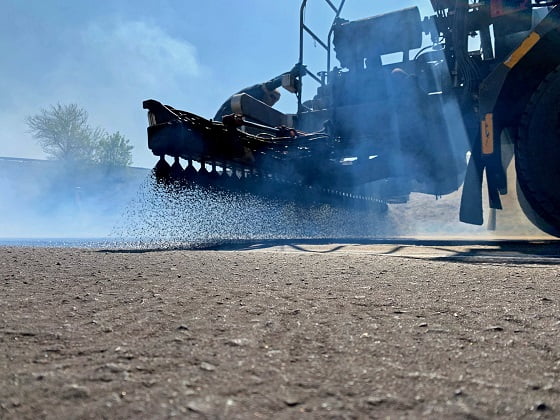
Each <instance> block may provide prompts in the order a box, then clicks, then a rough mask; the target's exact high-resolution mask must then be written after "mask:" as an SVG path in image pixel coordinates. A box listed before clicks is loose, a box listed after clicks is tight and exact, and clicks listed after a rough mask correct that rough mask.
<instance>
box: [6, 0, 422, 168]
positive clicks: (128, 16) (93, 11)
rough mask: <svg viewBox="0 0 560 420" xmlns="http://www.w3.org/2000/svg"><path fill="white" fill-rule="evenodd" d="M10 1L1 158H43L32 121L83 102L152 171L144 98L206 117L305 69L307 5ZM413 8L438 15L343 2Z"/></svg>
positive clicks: (313, 4) (311, 11)
mask: <svg viewBox="0 0 560 420" xmlns="http://www.w3.org/2000/svg"><path fill="white" fill-rule="evenodd" d="M2 3H3V4H2V16H1V17H0V51H2V56H3V58H2V66H1V67H0V68H1V74H0V91H1V92H2V95H0V124H1V126H2V130H1V131H0V156H17V157H29V158H44V157H45V156H44V154H43V152H42V151H41V149H40V147H39V146H38V145H37V142H36V140H35V139H33V138H32V137H31V135H30V134H29V133H28V131H27V127H26V125H25V117H26V116H28V115H32V114H35V113H37V112H39V111H40V109H41V108H47V107H49V106H50V105H51V104H56V103H61V104H68V103H77V104H78V105H80V106H82V107H83V108H85V109H86V110H87V111H88V112H89V117H90V118H89V119H90V124H91V125H92V126H100V127H102V128H104V129H106V130H107V131H109V132H114V131H117V130H118V131H120V132H121V133H122V134H123V135H124V136H125V137H127V138H128V139H129V140H130V141H131V143H132V144H133V145H134V151H133V160H134V165H136V166H145V167H151V166H153V164H154V163H155V161H156V158H155V157H154V156H152V155H151V153H150V151H149V150H148V149H147V140H146V114H145V111H144V110H143V109H142V101H143V100H144V99H149V98H153V99H157V100H160V101H161V102H164V103H167V104H170V105H172V106H174V107H176V108H180V109H185V110H189V111H192V112H195V113H197V114H200V115H202V116H205V117H208V118H210V117H212V116H213V115H214V113H215V111H216V110H217V109H218V108H219V106H220V105H221V103H222V102H223V101H224V100H225V99H226V98H227V97H228V96H229V95H231V94H232V93H234V92H236V91H237V90H239V89H241V88H243V87H245V86H248V85H251V84H254V83H257V82H261V81H265V80H268V79H269V78H271V77H273V76H276V75H278V74H280V73H282V72H284V71H287V70H289V69H290V68H291V67H292V66H293V64H295V63H296V61H297V59H298V53H299V52H298V43H299V32H298V31H299V6H300V1H299V0H237V1H235V2H230V1H223V0H222V1H217V0H207V1H185V0H160V1H153V0H152V1H146V0H111V1H109V0H106V1H85V0H25V1H23V0H4V1H3V2H2ZM319 5H320V6H319ZM411 5H418V6H419V7H420V8H421V12H422V14H429V13H431V9H430V8H429V1H428V0H422V1H418V2H413V1H408V0H393V1H391V2H381V1H378V0H377V1H376V0H369V1H366V0H347V6H346V13H343V16H344V17H347V18H350V19H355V18H359V17H365V16H371V15H375V14H378V13H383V12H387V11H390V10H396V9H400V8H403V7H407V6H411ZM330 19H332V18H331V16H330V14H329V13H328V10H327V9H325V7H323V2H322V1H321V0H309V7H308V20H309V22H310V25H313V24H315V26H314V27H316V28H318V30H319V29H321V28H322V26H325V22H329V23H330ZM311 52H313V51H311ZM317 70H319V68H317ZM279 106H280V107H281V109H282V110H284V111H293V109H294V107H295V98H294V97H293V96H291V95H290V94H289V93H288V92H283V98H282V101H281V103H280V104H279Z"/></svg>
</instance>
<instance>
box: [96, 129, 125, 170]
mask: <svg viewBox="0 0 560 420" xmlns="http://www.w3.org/2000/svg"><path fill="white" fill-rule="evenodd" d="M132 149H133V146H131V145H130V142H129V141H128V139H126V138H125V137H124V136H123V135H121V133H119V132H118V131H117V132H116V133H113V134H111V135H105V136H104V137H103V138H102V139H100V140H99V142H98V143H97V147H96V150H95V161H96V162H97V163H99V164H101V165H105V166H129V165H130V164H131V163H132V153H131V151H132Z"/></svg>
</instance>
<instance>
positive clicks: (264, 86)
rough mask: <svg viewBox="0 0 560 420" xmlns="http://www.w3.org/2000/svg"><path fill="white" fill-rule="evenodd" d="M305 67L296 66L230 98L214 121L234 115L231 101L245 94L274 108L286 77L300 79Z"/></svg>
mask: <svg viewBox="0 0 560 420" xmlns="http://www.w3.org/2000/svg"><path fill="white" fill-rule="evenodd" d="M305 72H306V70H305V66H303V65H300V64H299V63H298V64H296V65H295V66H294V67H293V68H292V69H291V70H290V71H289V72H286V73H282V74H281V75H279V76H276V77H275V78H273V79H270V80H269V81H268V82H264V83H258V84H256V85H253V86H249V87H247V88H245V89H242V90H240V91H239V92H237V93H235V94H234V95H232V96H230V97H229V98H228V100H227V101H225V102H224V103H223V104H222V106H221V107H220V109H219V110H218V112H216V115H215V116H214V121H222V118H223V117H224V116H225V115H230V114H233V111H232V109H231V99H232V98H233V96H235V95H239V94H242V93H245V94H247V95H250V96H252V97H253V98H255V99H257V100H259V101H261V102H263V103H265V104H266V105H268V106H270V107H272V106H274V105H275V104H276V103H277V102H278V101H279V100H280V91H279V90H278V88H279V87H280V86H282V81H283V80H285V76H291V77H292V78H294V79H296V78H300V77H303V76H304V75H305Z"/></svg>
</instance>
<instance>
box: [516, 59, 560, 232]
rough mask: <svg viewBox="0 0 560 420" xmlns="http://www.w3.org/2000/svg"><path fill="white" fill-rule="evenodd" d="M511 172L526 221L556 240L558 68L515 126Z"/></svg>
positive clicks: (559, 222)
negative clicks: (513, 161) (514, 171)
mask: <svg viewBox="0 0 560 420" xmlns="http://www.w3.org/2000/svg"><path fill="white" fill-rule="evenodd" d="M515 169H516V172H517V181H518V184H519V188H520V190H521V193H522V194H519V196H520V205H521V208H522V210H523V212H524V213H525V215H526V216H527V218H528V219H529V220H530V221H531V222H532V223H533V224H534V225H535V226H537V227H538V228H539V229H541V230H542V231H544V232H546V233H548V234H550V235H554V236H560V66H558V67H557V68H556V69H555V70H554V71H553V72H551V73H550V74H549V75H548V76H547V77H546V78H545V79H544V80H543V81H542V82H541V84H540V85H539V87H538V88H537V89H536V90H535V92H534V93H533V95H532V96H531V99H530V101H529V103H528V104H527V107H526V108H525V112H524V113H523V116H522V118H521V123H520V125H519V133H518V139H517V142H516V147H515Z"/></svg>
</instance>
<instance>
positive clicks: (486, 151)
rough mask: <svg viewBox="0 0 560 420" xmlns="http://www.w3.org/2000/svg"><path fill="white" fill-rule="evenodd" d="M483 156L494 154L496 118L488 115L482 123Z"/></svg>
mask: <svg viewBox="0 0 560 420" xmlns="http://www.w3.org/2000/svg"><path fill="white" fill-rule="evenodd" d="M480 129H481V139H482V154H483V155H491V154H492V153H494V116H493V114H486V115H485V116H484V119H483V120H482V121H481V123H480Z"/></svg>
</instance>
